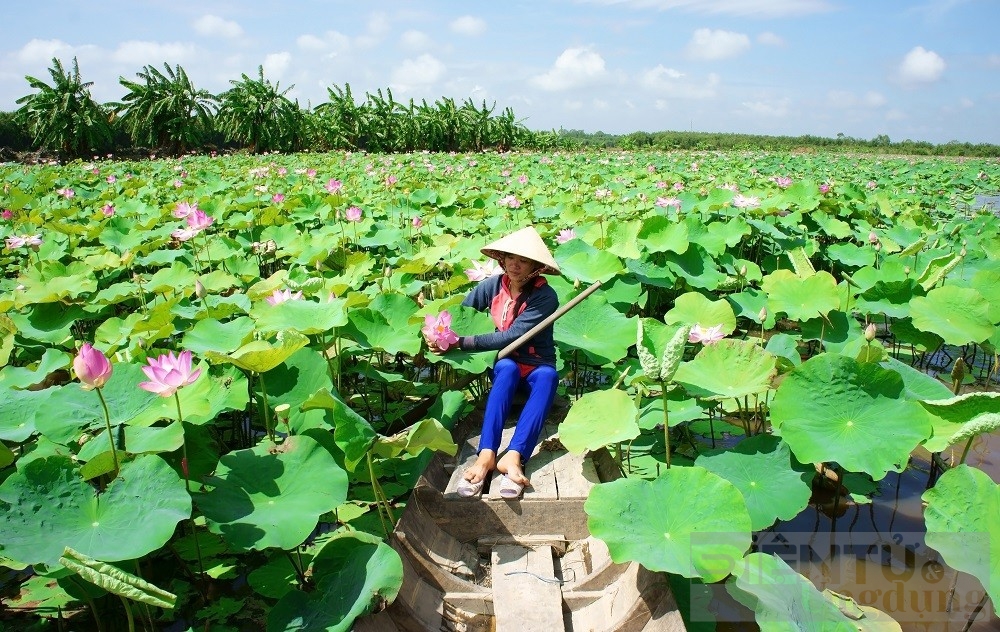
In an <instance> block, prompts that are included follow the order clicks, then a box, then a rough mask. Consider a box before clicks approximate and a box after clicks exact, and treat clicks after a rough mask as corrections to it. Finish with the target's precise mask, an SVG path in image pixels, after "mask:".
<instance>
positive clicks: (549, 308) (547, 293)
mask: <svg viewBox="0 0 1000 632" xmlns="http://www.w3.org/2000/svg"><path fill="white" fill-rule="evenodd" d="M502 279H503V275H502V274H497V275H494V276H491V277H490V278H488V279H483V280H482V281H480V282H479V285H477V286H476V287H474V288H473V289H472V291H471V292H469V294H468V296H466V297H465V300H464V301H462V305H463V306H465V307H471V308H473V309H475V310H478V311H488V310H489V309H490V304H491V303H492V302H493V298H494V297H495V296H496V295H497V294H499V293H500V282H501V280H502ZM524 291H528V290H527V289H525V290H524ZM522 294H523V293H522ZM558 307H559V297H558V296H557V295H556V291H555V290H553V289H552V286H550V285H549V284H548V283H545V284H544V285H542V286H541V287H533V288H531V290H530V293H529V294H528V298H527V300H526V301H525V304H524V310H523V311H522V312H521V313H520V314H519V315H518V316H517V317H516V318H515V319H514V322H513V323H511V325H510V327H508V328H507V331H496V332H494V333H492V334H479V335H477V336H464V337H462V339H461V342H460V344H461V347H462V348H463V349H466V350H474V349H475V350H494V349H495V350H497V351H499V350H500V349H503V348H504V347H506V346H507V345H508V344H510V343H512V342H514V341H515V340H517V339H518V338H520V337H521V335H522V334H524V333H525V332H527V331H528V330H529V329H531V328H532V327H534V326H535V325H537V324H538V323H540V322H542V321H543V320H545V318H546V317H548V316H550V315H551V314H553V313H554V312H555V311H556V309H557V308H558ZM509 357H510V358H511V359H513V360H516V361H517V362H520V363H522V364H530V365H536V366H537V365H541V364H548V365H550V366H555V364H556V345H555V341H554V340H553V338H552V325H549V326H548V327H546V328H544V329H542V330H541V331H540V332H538V333H537V334H535V335H534V336H533V337H532V338H530V339H529V340H528V341H526V342H525V343H524V344H522V345H521V346H520V348H518V350H517V351H515V352H514V353H512V354H511V355H510V356H509Z"/></svg>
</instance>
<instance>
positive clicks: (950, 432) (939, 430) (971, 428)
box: [920, 392, 1000, 452]
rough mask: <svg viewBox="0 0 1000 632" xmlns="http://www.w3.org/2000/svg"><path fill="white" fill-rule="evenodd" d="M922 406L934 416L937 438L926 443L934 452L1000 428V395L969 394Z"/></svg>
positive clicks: (932, 420)
mask: <svg viewBox="0 0 1000 632" xmlns="http://www.w3.org/2000/svg"><path fill="white" fill-rule="evenodd" d="M920 405H921V406H923V407H924V408H925V409H927V412H929V413H930V414H931V423H932V425H933V427H934V435H933V436H932V437H931V438H930V439H928V440H927V442H926V443H925V444H924V447H925V448H927V449H928V450H929V451H931V452H940V451H942V450H944V449H945V448H947V447H948V446H949V445H952V444H954V443H959V442H962V441H968V440H969V439H971V438H973V437H975V436H976V435H979V434H989V433H991V432H995V431H996V430H998V429H1000V393H989V392H976V393H966V394H964V395H959V396H957V397H950V398H946V399H940V400H935V401H921V402H920Z"/></svg>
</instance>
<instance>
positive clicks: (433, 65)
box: [392, 53, 447, 92]
mask: <svg viewBox="0 0 1000 632" xmlns="http://www.w3.org/2000/svg"><path fill="white" fill-rule="evenodd" d="M446 70H447V68H446V67H445V65H444V64H443V63H441V61H440V60H438V59H437V58H436V57H434V56H433V55H429V54H427V53H424V54H423V55H420V56H419V57H417V58H416V59H404V60H403V63H401V64H400V65H399V67H397V68H396V69H395V70H393V71H392V84H393V86H392V87H393V88H395V89H400V90H402V91H404V92H405V91H407V90H409V89H411V88H413V87H415V86H429V85H431V84H434V83H436V82H437V81H439V80H440V79H441V77H443V76H444V73H445V71H446Z"/></svg>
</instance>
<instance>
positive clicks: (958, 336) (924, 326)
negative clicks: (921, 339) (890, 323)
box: [910, 285, 995, 345]
mask: <svg viewBox="0 0 1000 632" xmlns="http://www.w3.org/2000/svg"><path fill="white" fill-rule="evenodd" d="M910 313H911V318H912V319H913V325H914V326H915V327H917V328H918V329H921V330H923V331H928V332H931V333H935V334H937V335H939V336H941V338H943V339H944V341H945V342H946V343H947V344H951V345H965V344H969V343H976V344H978V343H981V342H983V341H984V340H986V339H987V338H989V337H990V336H992V335H993V332H994V329H995V328H994V326H993V323H992V322H991V321H990V318H989V304H988V303H987V302H986V299H984V298H983V296H982V294H980V293H979V292H977V291H976V290H973V289H969V288H961V287H957V286H954V285H946V286H944V287H939V288H935V289H933V290H931V291H930V292H928V293H927V296H917V297H915V298H913V299H912V300H911V301H910Z"/></svg>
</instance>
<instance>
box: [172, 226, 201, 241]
mask: <svg viewBox="0 0 1000 632" xmlns="http://www.w3.org/2000/svg"><path fill="white" fill-rule="evenodd" d="M200 232H201V231H200V230H195V229H193V228H178V229H177V230H175V231H174V232H172V233H170V236H171V237H173V238H174V239H176V240H177V241H187V240H189V239H191V238H192V237H194V236H195V235H197V234H198V233H200Z"/></svg>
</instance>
